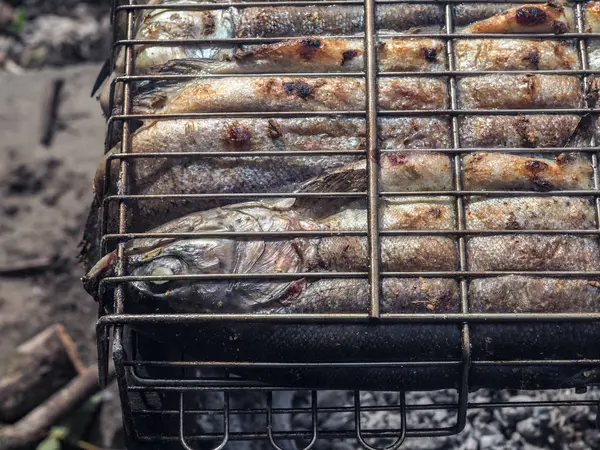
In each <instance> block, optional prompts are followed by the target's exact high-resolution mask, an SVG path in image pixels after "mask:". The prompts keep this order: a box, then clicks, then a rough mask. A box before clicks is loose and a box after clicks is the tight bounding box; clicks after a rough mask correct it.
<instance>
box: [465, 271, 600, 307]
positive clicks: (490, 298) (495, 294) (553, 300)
mask: <svg viewBox="0 0 600 450" xmlns="http://www.w3.org/2000/svg"><path fill="white" fill-rule="evenodd" d="M469 305H470V310H471V311H473V312H476V313H584V312H598V311H599V308H600V286H599V285H598V283H597V282H594V281H589V280H579V279H559V278H547V277H525V276H519V275H508V276H505V277H494V278H483V279H475V280H472V281H471V282H470V284H469Z"/></svg>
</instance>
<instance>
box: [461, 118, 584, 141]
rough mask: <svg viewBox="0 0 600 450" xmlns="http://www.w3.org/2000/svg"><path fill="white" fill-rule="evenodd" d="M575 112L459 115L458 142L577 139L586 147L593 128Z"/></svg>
mask: <svg viewBox="0 0 600 450" xmlns="http://www.w3.org/2000/svg"><path fill="white" fill-rule="evenodd" d="M581 123H582V119H581V118H580V117H578V116H575V115H558V114H556V115H551V116H550V115H541V114H528V115H514V116H493V115H492V116H489V115H486V116H468V117H462V118H461V119H460V126H459V137H460V145H461V147H464V148H477V147H487V148H494V147H525V148H534V147H538V148H545V147H564V146H567V144H568V143H569V142H570V141H572V140H574V139H576V140H577V141H578V145H579V146H582V147H586V146H587V147H589V146H590V145H591V138H592V136H593V132H592V130H591V129H590V127H586V128H583V127H581V126H580V125H581Z"/></svg>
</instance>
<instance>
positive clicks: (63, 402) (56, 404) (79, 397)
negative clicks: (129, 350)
mask: <svg viewBox="0 0 600 450" xmlns="http://www.w3.org/2000/svg"><path fill="white" fill-rule="evenodd" d="M114 376H115V372H114V369H111V370H110V372H109V378H110V379H111V380H112V379H113V378H114ZM99 390H100V385H99V384H98V366H97V365H93V366H91V367H89V368H87V369H85V370H84V371H83V372H82V373H81V374H80V375H79V376H78V377H77V378H75V379H74V380H73V381H71V382H70V383H69V384H68V385H67V386H66V387H64V388H63V389H61V390H60V391H58V392H56V393H55V394H54V395H53V396H52V397H50V398H49V399H48V400H46V402H44V403H43V404H42V405H40V406H38V407H37V408H36V409H34V410H33V411H31V412H30V413H29V414H28V415H27V416H25V417H24V418H22V419H21V420H20V421H19V422H18V423H16V424H14V425H10V426H7V427H4V428H0V450H20V449H22V448H24V447H27V446H29V445H31V444H34V443H36V442H39V441H41V440H43V439H44V438H46V436H47V435H48V432H49V431H50V429H51V428H52V426H53V425H55V424H56V423H57V422H59V421H60V420H61V419H63V418H64V417H65V416H67V415H68V414H69V413H70V412H72V411H74V410H75V409H77V408H79V407H80V406H81V405H83V403H85V401H86V400H87V399H89V398H90V397H91V396H92V395H94V394H95V393H96V392H98V391H99Z"/></svg>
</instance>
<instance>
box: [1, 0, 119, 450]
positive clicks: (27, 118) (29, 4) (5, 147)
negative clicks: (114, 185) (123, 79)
mask: <svg viewBox="0 0 600 450" xmlns="http://www.w3.org/2000/svg"><path fill="white" fill-rule="evenodd" d="M111 3H112V2H110V1H109V0H87V1H86V0H83V1H81V0H0V199H1V200H0V332H1V338H0V372H2V369H6V365H7V364H8V363H6V364H3V363H5V362H6V361H10V360H11V359H13V355H14V353H15V348H16V347H17V346H19V345H20V344H22V343H23V342H25V341H26V340H28V339H31V338H32V337H33V336H35V335H36V334H37V333H39V332H41V331H42V330H44V329H46V328H47V327H49V326H52V325H55V324H62V325H64V327H65V328H66V330H67V332H68V334H69V335H70V337H71V339H72V340H73V342H74V343H75V345H76V346H77V350H78V352H79V355H80V358H81V360H82V361H83V363H84V364H85V365H86V366H87V365H91V364H93V363H95V360H96V346H95V321H96V318H97V306H96V304H95V303H94V301H93V300H92V299H91V297H90V296H89V295H88V294H87V293H86V292H85V291H84V290H83V288H82V286H81V283H80V281H79V278H80V277H81V276H82V275H83V274H82V269H81V267H80V266H79V264H78V262H77V254H78V244H79V241H80V239H81V233H82V229H83V226H84V224H85V219H86V216H87V213H88V208H89V205H90V203H91V200H92V184H91V183H92V177H93V174H94V171H95V169H96V166H97V164H98V161H99V160H100V158H101V156H102V152H103V145H104V128H105V126H104V118H103V117H102V114H101V111H100V108H99V106H98V104H97V102H96V100H95V99H94V98H92V97H91V95H90V94H91V89H92V86H93V84H94V81H95V79H96V76H97V75H98V72H99V71H100V67H101V65H102V62H103V61H104V60H105V59H106V58H107V56H108V55H109V51H110V45H111V37H110V19H109V13H110V4H111ZM2 366H4V367H2ZM0 391H1V388H0ZM1 396H2V393H1V392H0V397H1ZM102 399H103V400H104V401H103V402H102V403H103V406H102V408H101V409H99V410H96V411H95V416H94V419H93V421H92V422H93V423H92V424H91V425H93V427H92V428H94V429H93V430H91V429H89V427H86V428H88V429H87V430H86V431H85V433H83V434H85V435H86V436H85V438H86V440H88V441H91V443H93V444H94V445H96V446H98V447H101V448H122V441H121V439H120V437H119V433H120V431H119V430H120V428H121V419H120V409H119V403H118V392H117V390H116V388H115V386H112V387H111V388H110V389H109V390H108V391H107V392H105V393H103V394H102ZM88 425H90V424H88ZM0 435H1V434H0ZM79 437H81V436H79ZM0 440H1V438H0ZM1 445H2V444H0V446H1ZM63 447H64V444H63Z"/></svg>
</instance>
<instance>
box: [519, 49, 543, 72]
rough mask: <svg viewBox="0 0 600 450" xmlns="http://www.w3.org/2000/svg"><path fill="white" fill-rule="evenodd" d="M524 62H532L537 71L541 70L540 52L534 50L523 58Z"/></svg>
mask: <svg viewBox="0 0 600 450" xmlns="http://www.w3.org/2000/svg"><path fill="white" fill-rule="evenodd" d="M523 61H530V62H531V64H533V67H534V68H536V69H539V68H540V51H539V50H538V49H537V48H534V49H533V50H532V51H531V52H529V54H528V55H526V56H524V57H523Z"/></svg>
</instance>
